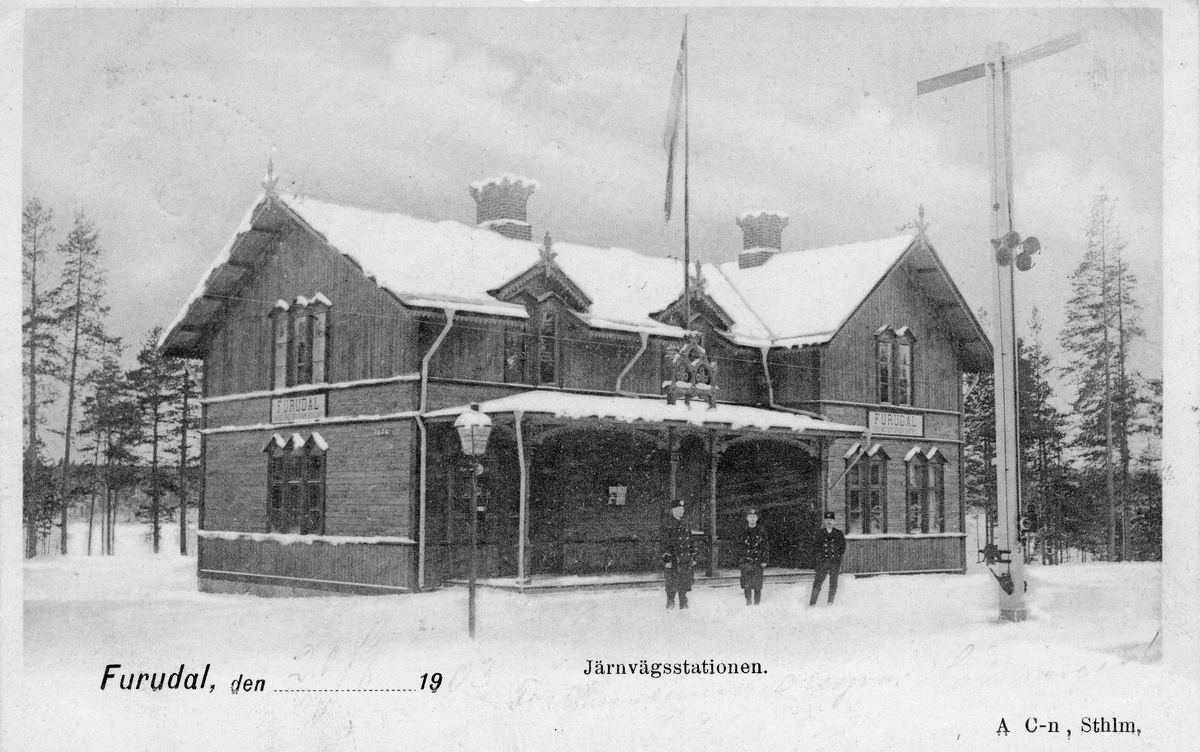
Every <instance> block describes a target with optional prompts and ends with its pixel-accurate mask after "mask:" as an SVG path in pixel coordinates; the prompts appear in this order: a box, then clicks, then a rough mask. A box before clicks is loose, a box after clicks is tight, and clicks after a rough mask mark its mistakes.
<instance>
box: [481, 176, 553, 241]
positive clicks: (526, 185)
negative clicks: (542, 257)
mask: <svg viewBox="0 0 1200 752" xmlns="http://www.w3.org/2000/svg"><path fill="white" fill-rule="evenodd" d="M537 187H538V184H537V181H536V180H530V179H529V178H522V177H517V176H516V175H502V176H500V177H498V178H488V179H487V180H480V181H479V182H477V183H471V186H470V188H471V198H473V199H475V222H476V223H477V224H479V225H480V226H481V227H488V228H491V229H493V230H495V231H496V232H498V233H500V234H501V235H503V236H505V237H509V238H513V239H515V240H533V228H532V227H530V226H529V222H527V221H525V209H526V205H527V204H528V203H529V197H530V196H531V195H533V192H534V191H536V190H537Z"/></svg>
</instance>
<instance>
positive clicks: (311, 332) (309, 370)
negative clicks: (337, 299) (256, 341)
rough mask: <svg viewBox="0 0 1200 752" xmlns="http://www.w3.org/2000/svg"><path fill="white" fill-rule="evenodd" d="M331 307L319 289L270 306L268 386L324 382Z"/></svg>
mask: <svg viewBox="0 0 1200 752" xmlns="http://www.w3.org/2000/svg"><path fill="white" fill-rule="evenodd" d="M331 308H332V306H331V305H330V303H329V301H328V300H327V299H326V298H325V296H324V295H322V294H321V293H317V294H316V295H314V296H313V297H312V299H306V298H304V297H303V296H300V297H297V298H296V300H295V301H294V302H293V303H291V304H290V305H289V304H288V303H286V302H284V301H283V300H280V301H279V302H278V303H276V304H275V305H274V306H273V307H272V308H271V312H270V313H269V314H267V318H268V319H270V321H271V385H272V388H274V389H286V388H287V387H292V386H306V385H309V384H324V383H327V373H326V370H327V369H326V363H328V361H329V339H330V338H329V313H330V310H331Z"/></svg>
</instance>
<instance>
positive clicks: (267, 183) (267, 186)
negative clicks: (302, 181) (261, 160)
mask: <svg viewBox="0 0 1200 752" xmlns="http://www.w3.org/2000/svg"><path fill="white" fill-rule="evenodd" d="M278 182H279V176H278V175H276V174H275V159H274V157H267V176H266V177H265V178H263V182H262V187H263V190H264V191H266V194H267V198H278V197H279V193H278V192H277V191H276V190H275V184H276V183H278Z"/></svg>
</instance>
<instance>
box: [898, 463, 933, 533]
mask: <svg viewBox="0 0 1200 752" xmlns="http://www.w3.org/2000/svg"><path fill="white" fill-rule="evenodd" d="M904 459H905V462H906V465H907V467H906V471H905V473H906V480H905V499H906V508H905V514H904V518H905V525H904V528H905V529H904V532H906V533H928V532H929V486H928V479H929V476H928V472H927V468H926V464H925V455H923V454H921V450H920V449H918V448H917V447H913V449H912V451H911V452H909V453H908V456H907V457H905V458H904Z"/></svg>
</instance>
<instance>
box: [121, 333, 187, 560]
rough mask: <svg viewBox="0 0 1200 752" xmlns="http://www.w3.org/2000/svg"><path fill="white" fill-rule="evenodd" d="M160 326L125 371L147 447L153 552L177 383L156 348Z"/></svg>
mask: <svg viewBox="0 0 1200 752" xmlns="http://www.w3.org/2000/svg"><path fill="white" fill-rule="evenodd" d="M161 334H162V327H159V326H156V327H154V329H152V330H151V331H150V334H149V335H148V336H147V337H146V341H145V342H144V343H143V345H142V349H141V350H140V351H139V352H138V354H137V361H138V367H137V368H136V369H134V370H132V371H130V372H129V374H128V378H129V385H130V388H131V389H132V392H133V395H134V398H135V399H136V401H137V405H138V409H139V410H140V412H141V416H142V425H143V428H144V429H145V430H146V434H145V440H146V441H148V442H149V444H150V479H149V480H150V488H149V492H150V525H151V539H152V541H153V546H154V553H158V551H159V544H160V541H161V538H162V528H161V514H162V492H163V478H162V474H161V472H160V470H159V457H160V456H161V453H162V449H163V445H162V441H163V439H165V437H166V436H167V435H168V434H169V433H171V429H172V427H173V426H174V424H175V423H176V422H177V420H178V415H177V414H176V413H175V410H174V409H173V408H174V407H175V405H174V403H175V400H176V398H177V396H178V395H177V392H176V389H177V388H178V386H179V384H180V374H179V372H180V371H182V370H183V369H182V368H181V365H182V364H181V363H180V362H179V361H178V360H176V359H174V358H166V357H164V356H163V355H162V353H161V352H160V351H159V349H158V339H159V336H160V335H161Z"/></svg>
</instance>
